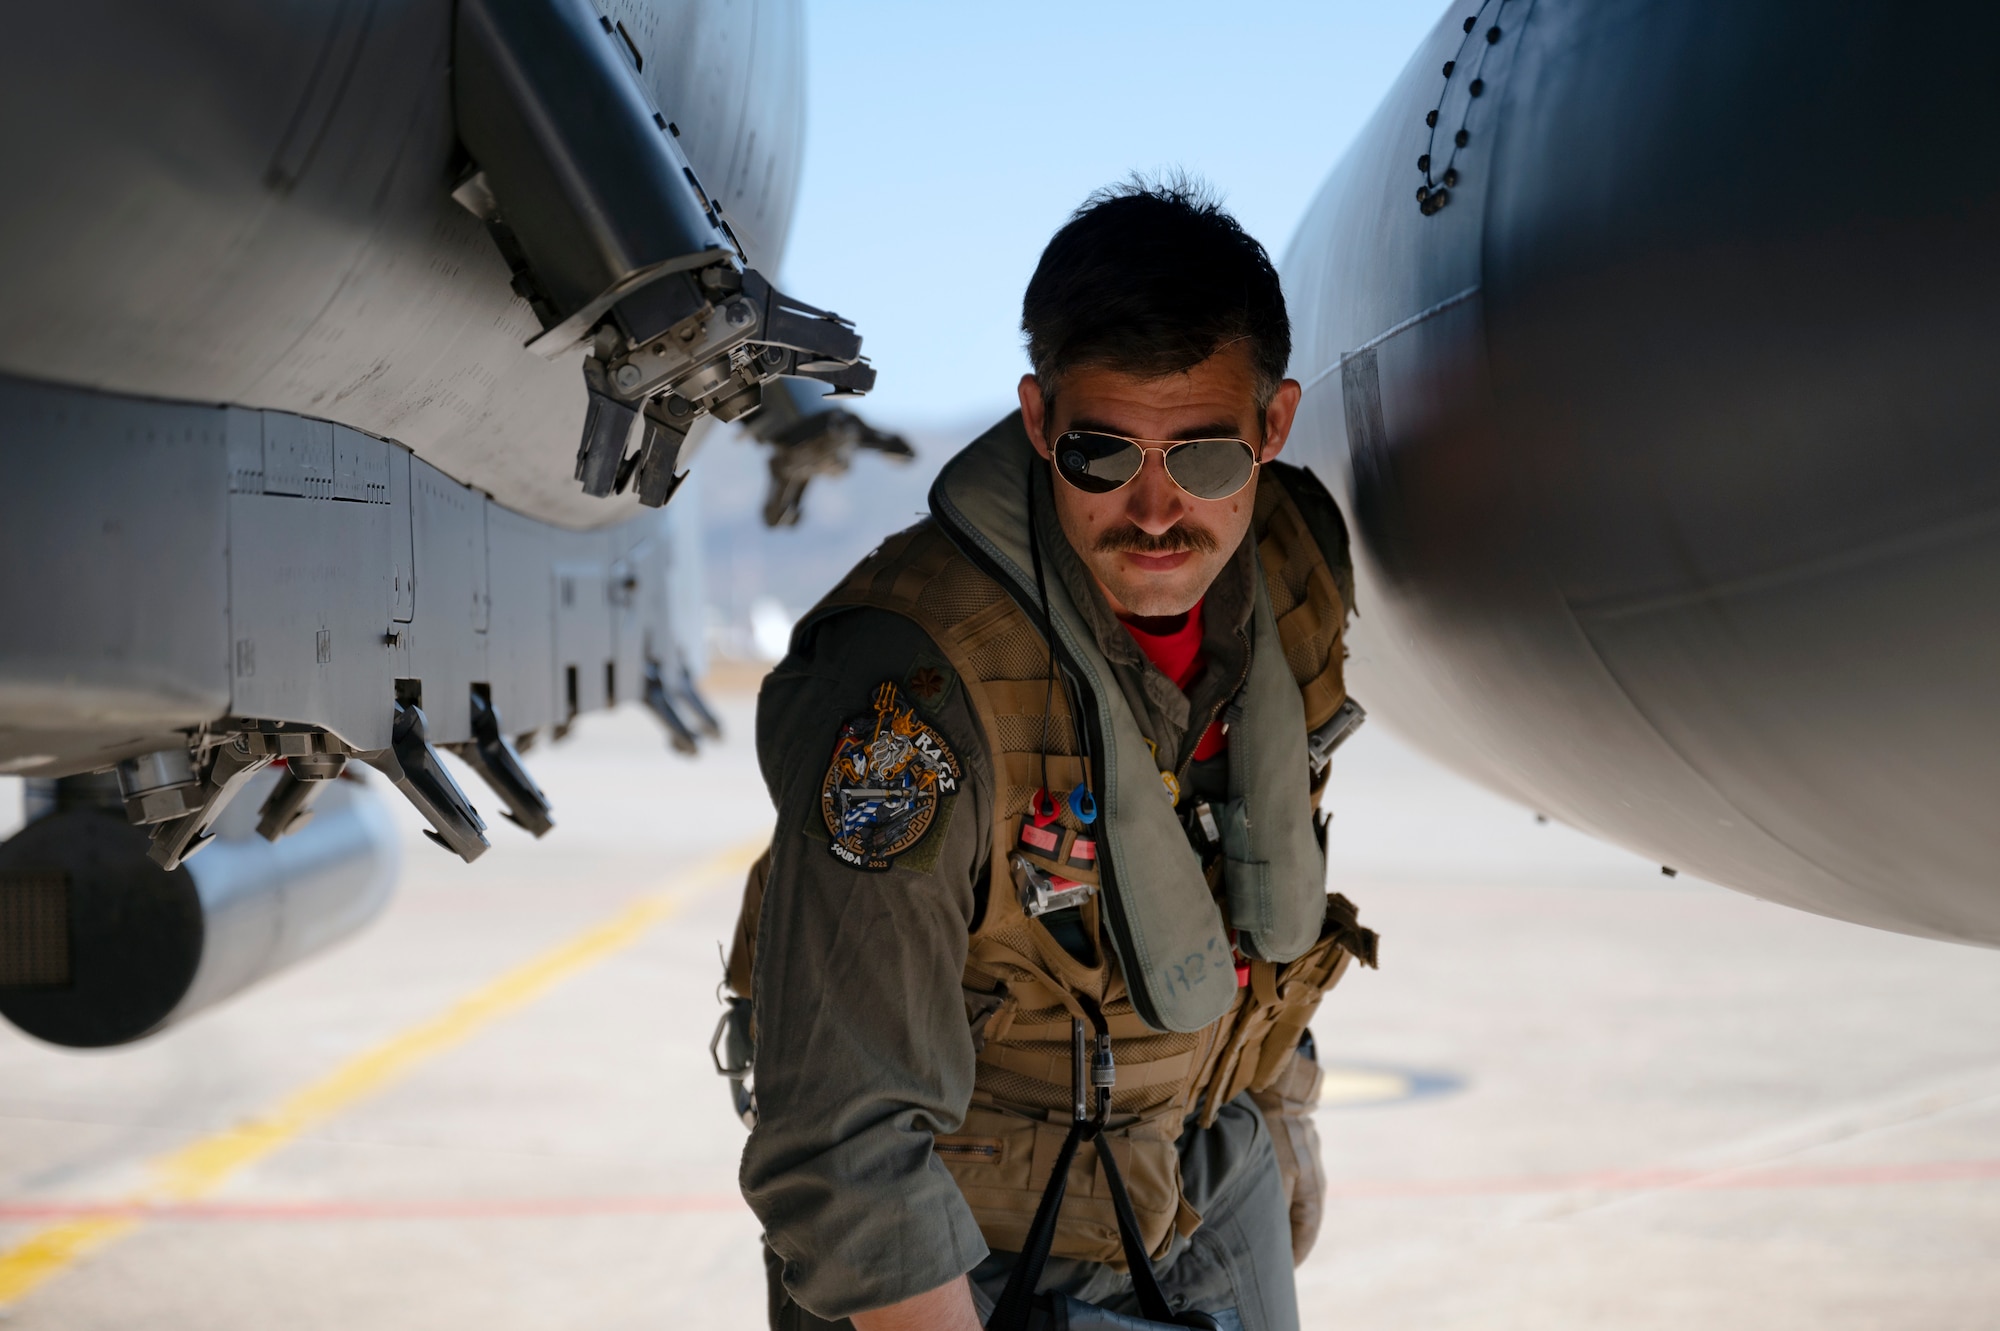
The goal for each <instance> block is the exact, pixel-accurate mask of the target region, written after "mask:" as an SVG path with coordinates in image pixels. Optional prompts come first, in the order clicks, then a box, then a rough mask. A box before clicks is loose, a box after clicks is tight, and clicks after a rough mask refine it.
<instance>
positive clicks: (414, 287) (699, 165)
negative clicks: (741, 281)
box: [0, 0, 804, 527]
mask: <svg viewBox="0 0 2000 1331" xmlns="http://www.w3.org/2000/svg"><path fill="white" fill-rule="evenodd" d="M601 8H602V9H603V10H604V11H605V12H606V13H607V14H608V15H609V16H611V17H613V18H615V19H616V20H617V21H619V22H621V23H623V24H624V25H625V29H626V31H627V32H628V33H629V34H630V36H631V37H632V40H633V43H634V45H635V47H636V49H637V50H638V51H639V52H640V53H641V54H642V55H643V56H644V58H645V66H644V69H643V70H642V71H641V73H640V77H641V79H642V80H643V81H644V82H645V83H646V85H647V87H648V89H649V91H650V92H651V93H652V95H653V97H654V100H655V101H656V102H657V103H658V104H659V105H660V106H661V107H662V109H663V110H664V111H665V113H666V114H667V115H668V116H670V117H672V118H673V120H674V123H675V124H676V125H677V126H678V127H679V128H680V129H681V131H682V133H681V135H680V137H679V139H678V140H677V142H678V143H679V145H680V147H681V148H682V150H683V151H685V152H686V153H687V155H688V158H689V160H690V161H691V162H692V163H693V165H694V167H695V169H696V171H697V172H699V174H700V175H701V177H702V182H703V184H704V186H706V188H707V189H708V190H709V191H710V192H711V193H713V194H715V195H716V196H717V197H718V198H719V199H720V200H721V202H722V204H723V206H724V210H725V213H726V215H727V216H728V217H729V219H730V223H731V226H732V228H733V229H735V230H736V232H737V234H738V235H739V238H741V239H743V241H744V244H745V247H746V249H748V250H749V251H750V252H751V254H752V255H753V256H759V255H760V254H761V255H765V256H768V257H767V258H763V259H762V260H761V261H763V262H766V263H769V264H771V265H772V266H775V264H776V260H777V258H778V256H779V255H780V254H781V253H782V250H783V247H784V241H785V236H786V232H787V230H788V228H789V225H790V219H791V212H792V203H793V198H794V196H795V193H796V187H797V177H798V165H799V157H800V149H801V141H802V133H803V111H804V106H803V91H802V83H801V80H802V77H803V48H802V38H801V23H802V18H801V14H800V10H799V6H798V4H797V3H796V0H755V2H753V3H732V4H727V5H719V4H702V3H699V0H651V2H644V0H622V2H621V3H617V4H609V5H605V6H601ZM452 14H453V9H452V5H451V4H450V3H449V0H338V2H330V3H291V4H262V3H244V2H243V0H176V2H175V3H168V4H156V3H150V0H149V2H146V3H131V2H129V0H127V2H122V3H114V4H113V5H111V6H109V7H108V8H105V9H100V10H98V11H94V17H93V19H92V22H91V32H92V36H91V38H90V40H89V41H81V40H79V38H78V32H77V28H76V26H75V20H74V16H73V15H70V14H69V13H67V12H66V11H63V10H61V9H60V8H50V7H46V6H42V7H28V8H24V9H21V10H19V11H18V12H14V13H10V14H9V15H8V16H7V19H6V23H5V40H4V41H0V125H5V126H7V130H6V132H5V133H0V180H5V181H6V182H7V203H6V206H5V207H0V372H4V373H8V374H12V375H15V376H17V377H20V378H26V379H38V380H52V381H59V382H64V383H69V384H74V385H80V386H88V387H94V388H98V389H103V390H110V391H115V392H118V393H123V394H137V395H144V396H152V397H159V398H164V399H173V400H178V401H187V402H211V403H212V402H229V403H236V404H241V405H246V406H253V407H261V408H272V409H277V410H283V411H289V412H293V413H296V414H299V415H304V416H309V417H314V418H318V419H321V420H327V421H337V422H339V423H342V424H345V425H347V426H350V427H352V428H354V429H356V430H359V431H363V432H366V433H367V434H371V435H375V436H377V437H380V438H384V439H394V440H396V441H397V442H398V443H401V444H403V445H404V446H405V447H407V448H409V449H411V450H413V451H414V452H415V453H416V454H417V455H418V456H420V457H422V458H424V459H425V460H427V461H428V462H430V463H431V464H432V465H433V466H435V467H437V468H439V469H440V470H442V471H443V472H445V473H446V474H448V475H450V476H452V477H454V478H456V479H457V480H459V481H461V482H464V483H466V484H470V485H473V486H476V487H478V488H479V489H481V490H484V491H485V492H487V493H488V494H490V495H492V496H493V497H495V498H496V499H498V500H499V501H500V502H502V503H503V504H506V505H508V506H510V507H512V508H514V509H516V510H517V511H520V512H523V513H526V514H529V515H531V516H534V517H536V518H539V519H541V520H544V521H549V522H554V523H558V524H562V525H566V526H572V527H591V526H601V525H606V524H610V523H615V522H618V521H621V520H623V519H624V518H625V517H627V516H629V514H630V511H631V508H632V506H633V502H634V501H633V500H632V498H631V497H629V496H627V497H624V498H615V499H606V500H599V499H593V498H590V497H588V496H585V495H583V494H580V493H578V492H577V490H576V487H575V484H574V482H573V481H572V480H571V476H570V469H571V457H572V454H573V453H574V450H575V448H576V440H577V435H578V431H579V429H580V428H581V424H582V420H583V413H584V403H585V397H584V393H583V390H582V386H581V383H580V381H579V376H578V372H577V367H576V365H575V364H574V363H572V361H571V360H570V359H567V358H566V359H564V360H562V361H560V362H556V363H551V362H547V361H544V360H542V359H541V358H539V357H537V356H535V355H533V354H532V353H530V352H528V351H526V350H524V344H525V343H527V342H528V341H529V340H530V339H531V338H533V337H535V336H536V335H537V334H539V333H540V332H541V331H542V330H541V328H540V325H539V324H538V323H537V322H536V320H535V318H534V316H533V315H532V314H531V312H530V311H529V309H528V306H527V305H526V303H524V302H523V301H522V300H521V299H520V298H519V297H517V296H516V295H515V294H514V293H513V292H512V291H511V290H510V289H509V285H508V282H509V274H508V269H507V265H506V264H505V263H504V262H503V261H502V259H501V257H500V254H499V253H498V251H497V250H496V249H495V248H494V245H493V242H492V241H491V240H490V239H489V238H488V236H487V235H486V234H485V232H484V230H483V228H482V226H481V224H480V222H479V221H478V220H477V219H475V218H474V217H473V216H471V215H470V214H469V213H467V212H466V211H465V210H464V209H463V208H461V207H459V206H458V205H457V204H456V203H454V202H453V201H452V199H451V197H450V193H449V191H450V189H451V185H452V172H453V169H454V163H455V161H456V160H457V147H456V140H455V136H454V131H453V125H452V116H451V86H450V69H449V64H448V56H449V53H450V50H451V37H452Z"/></svg>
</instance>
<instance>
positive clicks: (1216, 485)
mask: <svg viewBox="0 0 2000 1331" xmlns="http://www.w3.org/2000/svg"><path fill="white" fill-rule="evenodd" d="M1148 453H1158V454H1159V455H1160V463H1161V465H1163V466H1164V467H1166V469H1167V476H1168V478H1169V479H1171V480H1172V481H1173V483H1174V484H1175V485H1178V486H1179V487H1180V488H1181V489H1183V490H1185V491H1187V492H1188V493H1189V494H1191V495H1193V496H1194V497H1195V498H1196V499H1227V498H1229V496H1231V495H1233V494H1235V493H1236V492H1237V491H1238V490H1241V489H1242V488H1243V487H1244V486H1246V485H1248V484H1249V483H1250V478H1251V477H1252V476H1254V475H1256V474H1257V465H1258V464H1257V450H1256V449H1254V448H1252V447H1251V446H1250V445H1249V444H1248V443H1246V442H1244V441H1243V440H1241V439H1182V440H1173V439H1127V438H1126V437H1125V436H1124V435H1119V434H1102V433H1100V432H1098V431H1096V430H1071V431H1070V432H1069V433H1068V434H1065V435H1062V436H1060V437H1059V438H1057V440H1056V446H1055V449H1054V458H1055V465H1056V473H1057V474H1058V475H1060V476H1061V477H1062V478H1063V479H1064V480H1066V481H1068V482H1069V483H1070V484H1071V485H1074V486H1075V487H1076V488H1077V489H1079V490H1082V491H1083V492H1084V493H1086V494H1094V495H1102V494H1110V493H1111V492H1112V491H1113V490H1116V489H1119V488H1120V487H1122V486H1125V485H1129V484H1131V482H1132V478H1133V477H1134V476H1137V475H1138V474H1139V469H1140V468H1141V467H1143V466H1145V465H1146V454H1148Z"/></svg>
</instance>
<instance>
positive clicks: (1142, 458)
mask: <svg viewBox="0 0 2000 1331" xmlns="http://www.w3.org/2000/svg"><path fill="white" fill-rule="evenodd" d="M1073 434H1094V435H1097V436H1098V437H1099V438H1102V439H1122V440H1124V441H1125V442H1126V443H1128V444H1130V445H1132V446H1133V447H1134V448H1136V449H1138V450H1139V465H1138V467H1137V468H1136V469H1134V471H1133V472H1132V474H1131V475H1130V476H1127V477H1126V478H1125V479H1124V480H1122V481H1120V482H1118V484H1116V485H1114V486H1112V487H1111V488H1110V489H1109V490H1086V489H1084V488H1083V487H1082V486H1081V485H1078V484H1077V483H1076V482H1075V481H1073V480H1071V479H1070V478H1069V477H1067V476H1064V475H1063V469H1062V468H1061V467H1059V466H1057V465H1056V449H1057V448H1059V447H1061V445H1062V441H1063V440H1065V439H1067V438H1069V437H1070V436H1071V435H1073ZM1189 444H1241V445H1243V447H1245V448H1247V449H1249V450H1250V474H1249V475H1248V476H1245V477H1244V478H1243V484H1242V485H1239V486H1237V487H1236V488H1235V489H1234V490H1231V491H1230V492H1229V493H1228V494H1226V495H1216V496H1215V497H1214V498H1213V499H1211V498H1208V497H1207V496H1204V495H1198V494H1196V493H1195V492H1194V491H1192V490H1190V489H1188V488H1187V487H1186V486H1185V485H1182V484H1181V483H1180V480H1179V478H1178V477H1176V476H1175V475H1174V470H1173V468H1172V467H1169V466H1168V465H1167V454H1169V453H1171V452H1173V451H1174V450H1175V449H1176V448H1184V447H1186V446H1187V445H1189ZM1152 453H1158V454H1159V455H1160V470H1161V471H1163V472H1165V473H1166V475H1167V479H1168V480H1169V481H1172V482H1173V486H1174V488H1175V489H1176V490H1179V491H1180V492H1181V493H1182V494H1184V495H1186V496H1187V497H1188V498H1190V499H1194V500H1198V501H1200V502H1201V503H1204V504H1218V503H1221V502H1222V501H1223V500H1225V499H1234V498H1235V497H1236V496H1237V495H1240V494H1242V493H1243V491H1244V489H1245V488H1246V487H1248V486H1249V484H1250V482H1252V481H1254V480H1256V479H1257V470H1258V468H1260V467H1262V466H1263V465H1264V459H1263V457H1262V455H1261V454H1260V453H1259V451H1258V448H1257V446H1256V445H1255V444H1253V443H1251V442H1250V441H1249V440H1248V439H1238V438H1236V437H1235V436H1234V435H1227V434H1214V435H1203V436H1202V437H1201V438H1199V439H1134V438H1133V437H1132V436H1131V435H1129V434H1113V433H1112V432H1111V431H1109V430H1064V431H1063V432H1062V433H1061V434H1059V435H1057V436H1056V437H1055V442H1054V443H1052V444H1051V445H1050V446H1049V469H1050V470H1051V471H1053V472H1055V474H1056V475H1057V476H1058V477H1060V478H1061V480H1062V483H1063V484H1064V485H1067V486H1069V487H1070V488H1071V489H1072V490H1075V491H1077V492H1079V493H1081V494H1087V495H1115V494H1117V493H1118V492H1119V491H1120V490H1123V489H1124V488H1125V487H1126V486H1128V485H1130V484H1131V483H1132V482H1134V481H1136V480H1138V479H1139V474H1140V473H1141V472H1143V471H1145V470H1146V458H1147V456H1148V455H1149V454H1152Z"/></svg>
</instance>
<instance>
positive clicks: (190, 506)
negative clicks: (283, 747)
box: [0, 378, 702, 777]
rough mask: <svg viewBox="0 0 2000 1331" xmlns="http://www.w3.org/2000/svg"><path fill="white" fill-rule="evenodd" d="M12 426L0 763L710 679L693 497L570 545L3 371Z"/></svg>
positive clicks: (358, 475) (0, 558)
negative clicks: (258, 727) (414, 705)
mask: <svg viewBox="0 0 2000 1331" xmlns="http://www.w3.org/2000/svg"><path fill="white" fill-rule="evenodd" d="M0 421H5V422H8V425H7V428H6V432H5V434H4V437H0V468H4V470H5V475H7V476H8V477H9V483H8V484H7V485H5V486H0V568H4V569H6V570H7V576H6V577H5V578H4V579H0V770H5V771H12V772H20V773H23V774H27V775H33V776H37V777H44V776H56V775H62V774H65V773H69V772H77V771H87V770H91V769H93V768H97V767H102V766H106V765H108V764H110V763H113V762H116V761H118V760H121V759H124V758H128V757H136V756H138V755H140V754H144V753H151V752H154V751H156V750H161V749H165V748H168V747H170V746H172V745H176V744H179V745H185V744H186V742H187V739H186V736H185V735H182V734H179V733H176V732H179V731H182V730H184V729H186V728H190V727H198V726H210V727H214V728H221V729H228V728H229V725H228V724H225V722H227V721H228V719H230V718H250V719H254V720H256V721H259V722H278V723H284V724H286V725H289V726H293V727H312V728H316V729H320V730H324V731H326V732H329V733H330V734H332V735H333V736H335V737H337V738H338V739H339V740H340V741H341V742H343V743H344V744H345V745H346V746H347V747H349V748H351V749H356V750H364V751H367V750H378V749H382V748H385V747H386V746H387V745H388V744H389V740H390V727H391V724H392V722H393V720H394V709H395V704H396V702H397V699H398V681H406V682H408V684H407V685H406V690H407V687H408V685H414V686H416V687H417V688H418V689H419V691H420V697H421V701H422V705H423V707H424V710H425V714H426V718H427V721H428V728H429V734H430V738H431V740H432V742H433V743H437V744H463V743H466V742H468V741H470V740H471V739H472V738H473V731H472V705H471V695H472V689H473V686H474V685H475V684H477V685H481V686H484V687H485V688H486V689H487V690H488V691H489V696H490V698H491V701H492V703H493V705H494V707H495V708H496V709H497V710H498V712H499V715H500V720H501V724H502V725H503V726H504V728H505V730H506V732H507V733H508V734H523V733H526V732H530V731H536V730H542V729H545V728H550V727H558V726H562V725H564V724H566V723H567V722H568V721H569V720H570V719H571V718H572V717H573V716H574V715H575V713H576V712H578V711H588V710H592V709H595V708H600V707H603V706H606V705H607V704H608V703H609V702H610V701H612V700H613V698H614V696H622V697H626V698H633V697H637V696H638V691H639V689H640V688H641V683H640V681H641V680H642V679H643V676H644V671H645V661H646V658H647V656H648V654H649V653H650V654H651V655H652V656H654V657H656V658H658V659H659V660H661V661H664V662H669V663H672V662H677V661H679V660H683V659H685V660H686V661H688V662H689V663H691V664H692V665H693V666H694V668H696V669H699V668H700V664H701V659H702V658H701V641H700V631H699V630H700V626H699V624H698V623H697V622H696V616H697V615H698V607H699V604H700V602H699V599H698V598H694V597H690V596H689V595H688V594H687V593H688V591H689V588H688V587H687V584H686V580H687V579H688V578H689V577H690V576H691V575H692V574H693V570H692V569H691V568H688V567H686V566H685V565H686V564H687V563H688V561H689V560H690V559H691V556H692V554H693V552H694V545H693V542H692V539H691V534H690V533H689V532H687V531H684V530H683V529H685V528H690V527H691V526H692V524H693V523H694V522H695V521H696V519H697V518H698V514H697V513H696V512H695V511H694V509H693V508H692V506H688V507H685V508H677V509H667V510H662V511H660V512H657V513H654V512H648V513H644V514H642V515H640V516H637V517H634V518H631V519H628V520H627V521H626V522H625V523H623V524H620V525H618V526H615V527H611V528H607V529H604V530H600V531H585V532H577V531H567V530H564V529H561V528H558V527H554V526H551V525H549V524H546V523H540V522H536V521H535V520H533V519H531V518H527V517H524V516H522V515H521V514H518V513H514V512H510V511H509V510H507V509H505V508H503V507H501V506H500V505H498V504H496V503H494V502H493V501H492V500H490V499H488V498H487V497H486V496H484V495H482V494H480V493H479V492H478V491H476V490H473V489H471V488H469V487H467V486H464V485H460V484H458V483H457V482H456V481H453V480H451V479H450V478H449V477H446V476H445V475H443V474H442V473H440V472H439V471H437V469H436V468H434V467H431V466H429V465H428V464H426V463H425V462H423V461H422V460H420V459H416V458H412V457H411V456H410V455H409V454H408V453H407V452H406V451H405V450H403V449H401V448H398V447H396V446H395V445H393V444H390V443H386V442H384V441H382V440H378V439H373V438H369V437H367V436H364V435H360V434H358V433H357V432H355V431H352V430H348V429H346V428H344V427H340V426H333V425H330V424H328V423H326V422H316V421H310V420H305V419H302V418H299V417H295V416H290V415H287V414H284V413H278V412H256V411H248V410H244V409H242V408H232V407H191V406H180V405H174V404H165V403H157V402H149V401H145V400H142V399H122V398H113V397H110V396H107V395H105V394H101V393H90V392H85V391H82V390H78V389H70V388H57V387H51V386H48V385H39V384H28V383H22V382H19V381H15V380H7V379H4V378H0ZM572 672H573V673H574V675H575V677H576V681H577V687H576V696H575V698H574V700H573V701H572V699H571V697H570V695H569V689H568V687H567V681H568V678H569V676H570V674H571V673H572ZM614 691H615V694H614Z"/></svg>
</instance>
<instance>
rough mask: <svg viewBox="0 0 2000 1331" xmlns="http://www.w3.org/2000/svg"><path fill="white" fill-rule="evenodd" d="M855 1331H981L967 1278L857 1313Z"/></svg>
mask: <svg viewBox="0 0 2000 1331" xmlns="http://www.w3.org/2000/svg"><path fill="white" fill-rule="evenodd" d="M849 1320H851V1321H852V1322H853V1323H854V1328H855V1331H981V1329H980V1325H979V1314H978V1313H977V1312H975V1311H974V1310H973V1307H972V1287H971V1286H970V1285H968V1284H967V1283H966V1280H965V1277H964V1276H960V1277H959V1278H958V1279H956V1280H954V1281H951V1282H950V1283H949V1284H944V1285H939V1286H938V1287H937V1288H936V1289H934V1290H931V1291H930V1292H929V1293H927V1294H919V1295H917V1297H915V1298H914V1299H904V1300H903V1301H902V1302H901V1303H892V1304H890V1305H889V1306H888V1307H886V1308H877V1309H875V1310H874V1311H872V1312H865V1313H856V1314H854V1316H853V1317H852V1318H851V1319H849Z"/></svg>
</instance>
